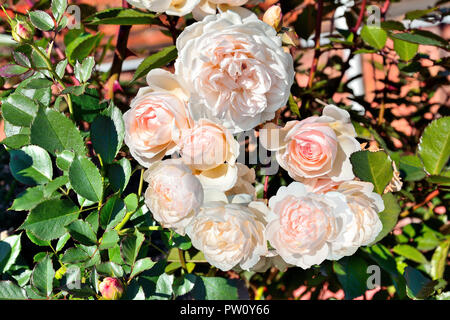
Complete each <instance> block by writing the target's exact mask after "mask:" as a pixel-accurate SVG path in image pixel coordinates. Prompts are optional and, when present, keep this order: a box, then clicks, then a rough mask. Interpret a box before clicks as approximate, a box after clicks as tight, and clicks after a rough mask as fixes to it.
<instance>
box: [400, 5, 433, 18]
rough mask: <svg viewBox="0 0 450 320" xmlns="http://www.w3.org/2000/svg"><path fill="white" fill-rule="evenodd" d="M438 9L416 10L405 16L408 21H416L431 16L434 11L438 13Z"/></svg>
mask: <svg viewBox="0 0 450 320" xmlns="http://www.w3.org/2000/svg"><path fill="white" fill-rule="evenodd" d="M437 9H438V8H437V7H436V8H431V9H426V10H414V11H409V12H407V13H406V14H405V19H407V20H415V19H419V18H422V17H423V16H426V15H427V14H430V13H432V12H434V11H436V10H437Z"/></svg>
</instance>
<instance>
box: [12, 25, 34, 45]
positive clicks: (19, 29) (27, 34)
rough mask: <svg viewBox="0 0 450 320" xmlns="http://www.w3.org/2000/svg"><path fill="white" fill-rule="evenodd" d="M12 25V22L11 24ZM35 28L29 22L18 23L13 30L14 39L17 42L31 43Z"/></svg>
mask: <svg viewBox="0 0 450 320" xmlns="http://www.w3.org/2000/svg"><path fill="white" fill-rule="evenodd" d="M11 23H12V22H11ZM33 35H34V27H33V26H32V25H30V24H29V23H28V22H27V21H16V22H15V24H14V25H13V29H12V37H13V38H14V40H16V41H17V42H23V41H29V40H32V39H33Z"/></svg>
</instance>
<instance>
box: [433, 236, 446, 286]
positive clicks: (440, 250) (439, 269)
mask: <svg viewBox="0 0 450 320" xmlns="http://www.w3.org/2000/svg"><path fill="white" fill-rule="evenodd" d="M449 247H450V239H447V240H445V241H444V242H442V243H441V244H440V245H439V246H438V247H437V248H436V250H435V251H434V253H433V257H432V258H431V276H432V278H433V280H438V279H442V278H443V277H444V271H445V267H446V265H447V260H448V249H449Z"/></svg>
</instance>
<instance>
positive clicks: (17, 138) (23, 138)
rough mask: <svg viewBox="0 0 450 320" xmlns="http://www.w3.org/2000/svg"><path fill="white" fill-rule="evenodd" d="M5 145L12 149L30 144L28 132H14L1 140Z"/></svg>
mask: <svg viewBox="0 0 450 320" xmlns="http://www.w3.org/2000/svg"><path fill="white" fill-rule="evenodd" d="M1 143H3V144H4V145H5V146H7V147H8V148H12V149H20V148H22V147H23V146H26V145H29V144H30V136H29V135H28V134H15V135H13V136H10V137H7V138H5V139H3V140H2V141H1Z"/></svg>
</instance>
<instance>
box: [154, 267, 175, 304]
mask: <svg viewBox="0 0 450 320" xmlns="http://www.w3.org/2000/svg"><path fill="white" fill-rule="evenodd" d="M172 283H173V275H170V276H169V275H167V274H165V273H163V274H162V275H160V276H159V278H158V280H157V281H156V289H155V293H154V295H153V296H152V299H157V300H168V299H170V298H171V297H172V292H173V291H172Z"/></svg>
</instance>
